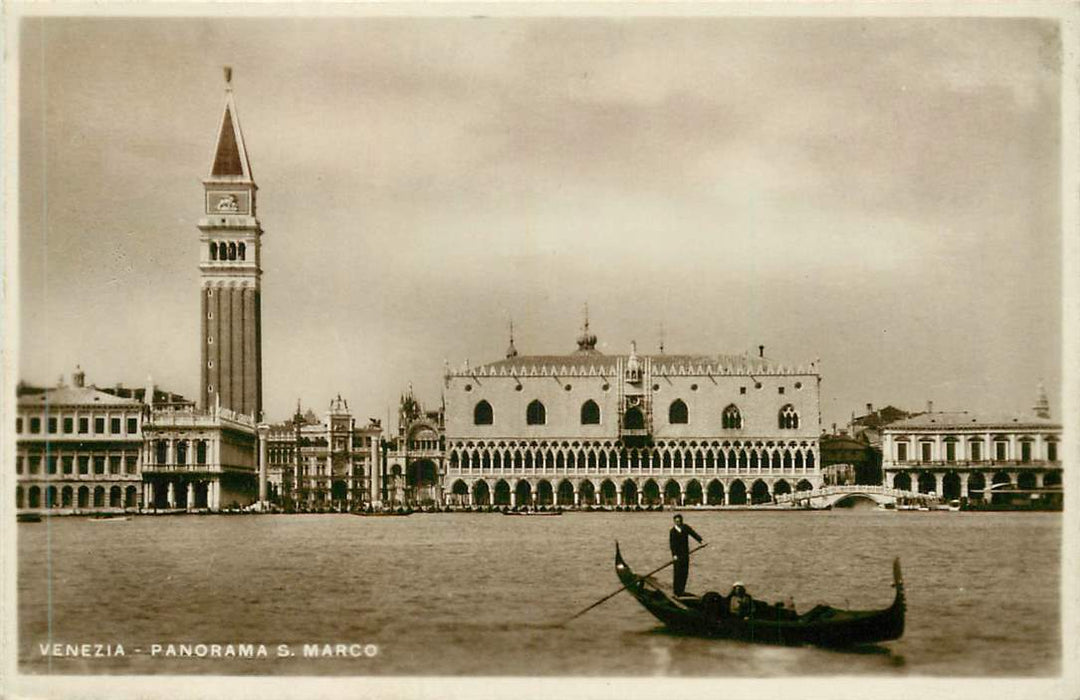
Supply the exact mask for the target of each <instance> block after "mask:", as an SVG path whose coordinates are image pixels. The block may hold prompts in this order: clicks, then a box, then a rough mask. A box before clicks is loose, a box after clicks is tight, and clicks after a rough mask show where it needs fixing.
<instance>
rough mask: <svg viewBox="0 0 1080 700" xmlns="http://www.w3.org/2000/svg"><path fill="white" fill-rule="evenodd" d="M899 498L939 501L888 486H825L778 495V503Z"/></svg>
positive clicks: (832, 503)
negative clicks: (813, 489)
mask: <svg viewBox="0 0 1080 700" xmlns="http://www.w3.org/2000/svg"><path fill="white" fill-rule="evenodd" d="M898 499H910V500H921V501H937V500H938V499H937V498H936V497H934V496H932V495H930V494H927V493H918V492H916V491H903V490H901V489H893V488H889V487H888V486H869V485H863V486H825V487H822V488H820V489H817V490H815V491H795V492H794V493H785V494H784V495H782V496H777V497H776V502H777V503H778V504H790V505H792V506H794V507H803V508H805V507H809V508H828V507H830V506H835V505H837V504H838V503H840V502H841V501H853V500H865V501H873V502H874V503H877V504H879V505H884V504H886V503H896V501H897V500H898Z"/></svg>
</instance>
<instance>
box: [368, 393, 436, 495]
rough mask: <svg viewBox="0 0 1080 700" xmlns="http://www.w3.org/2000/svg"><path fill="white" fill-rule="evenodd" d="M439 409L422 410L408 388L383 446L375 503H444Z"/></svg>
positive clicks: (402, 396)
mask: <svg viewBox="0 0 1080 700" xmlns="http://www.w3.org/2000/svg"><path fill="white" fill-rule="evenodd" d="M443 416H444V412H443V409H442V408H439V409H435V410H428V409H425V408H424V407H423V406H422V405H421V404H420V402H419V401H417V399H416V397H415V396H414V395H413V390H412V385H409V389H408V391H406V392H405V393H404V394H402V395H401V400H400V402H399V403H398V433H397V436H395V437H394V438H393V439H390V440H388V441H387V443H386V451H385V453H384V462H385V464H384V466H383V472H382V476H381V478H380V484H381V487H380V489H379V497H378V499H377V500H378V501H379V502H380V503H382V504H384V505H432V504H442V503H445V502H446V498H445V492H444V485H445V483H444V480H445V477H446V459H445V457H446V452H445V447H446V438H445V434H444V433H445V431H444V424H443Z"/></svg>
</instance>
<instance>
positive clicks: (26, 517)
mask: <svg viewBox="0 0 1080 700" xmlns="http://www.w3.org/2000/svg"><path fill="white" fill-rule="evenodd" d="M15 522H19V523H40V522H41V513H18V514H16V515H15Z"/></svg>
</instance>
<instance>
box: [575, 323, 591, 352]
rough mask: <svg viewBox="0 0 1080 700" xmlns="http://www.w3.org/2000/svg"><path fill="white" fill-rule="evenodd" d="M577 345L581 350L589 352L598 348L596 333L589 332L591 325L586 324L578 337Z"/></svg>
mask: <svg viewBox="0 0 1080 700" xmlns="http://www.w3.org/2000/svg"><path fill="white" fill-rule="evenodd" d="M577 347H578V350H579V351H581V352H589V351H591V350H595V349H596V334H595V333H590V332H589V326H588V325H586V326H585V330H584V331H582V333H581V335H579V336H578V339H577Z"/></svg>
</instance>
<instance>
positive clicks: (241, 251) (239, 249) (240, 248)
mask: <svg viewBox="0 0 1080 700" xmlns="http://www.w3.org/2000/svg"><path fill="white" fill-rule="evenodd" d="M246 255H247V246H246V245H244V243H243V242H241V243H239V244H237V246H236V256H237V257H238V258H240V259H241V260H243V259H244V258H245V256H246Z"/></svg>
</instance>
